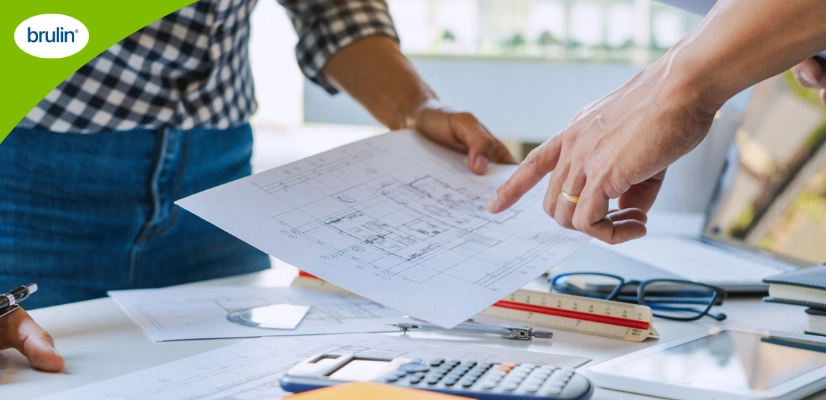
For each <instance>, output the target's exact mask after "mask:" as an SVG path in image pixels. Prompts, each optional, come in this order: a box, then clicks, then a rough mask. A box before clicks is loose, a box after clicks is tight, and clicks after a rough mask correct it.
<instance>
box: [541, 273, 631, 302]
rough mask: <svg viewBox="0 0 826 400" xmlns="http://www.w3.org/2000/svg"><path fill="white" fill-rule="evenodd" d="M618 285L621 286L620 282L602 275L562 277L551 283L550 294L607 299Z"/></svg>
mask: <svg viewBox="0 0 826 400" xmlns="http://www.w3.org/2000/svg"><path fill="white" fill-rule="evenodd" d="M620 284H622V281H621V280H619V279H617V278H614V277H610V276H604V275H591V274H573V275H564V276H560V277H558V278H556V279H555V280H554V281H553V285H551V292H552V293H562V294H570V295H575V296H585V297H591V298H595V299H607V298H608V296H610V295H611V293H612V292H613V291H614V290H615V289H616V288H617V286H619V285H620Z"/></svg>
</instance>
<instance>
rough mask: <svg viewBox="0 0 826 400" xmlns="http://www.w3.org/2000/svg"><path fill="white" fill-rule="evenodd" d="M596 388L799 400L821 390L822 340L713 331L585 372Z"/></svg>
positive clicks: (825, 373)
mask: <svg viewBox="0 0 826 400" xmlns="http://www.w3.org/2000/svg"><path fill="white" fill-rule="evenodd" d="M586 375H587V376H588V377H589V378H591V379H592V380H593V382H594V383H595V384H596V386H597V387H603V388H607V389H614V390H621V391H625V392H631V393H639V394H646V395H652V396H660V397H666V398H679V399H799V398H802V397H804V396H807V395H809V394H812V393H816V392H818V391H820V390H822V389H824V388H826V338H819V337H814V336H808V335H796V334H790V333H780V332H770V331H756V330H746V329H725V330H719V329H713V330H710V331H704V332H700V333H695V334H691V335H688V336H685V337H682V338H680V339H676V340H672V341H669V342H667V343H662V344H658V345H656V346H652V347H650V348H647V349H645V350H641V351H638V352H635V353H632V354H629V355H626V356H622V357H619V358H616V359H613V360H610V361H606V362H603V363H600V364H596V365H594V366H592V367H590V368H588V370H587V371H586Z"/></svg>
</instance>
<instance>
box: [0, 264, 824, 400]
mask: <svg viewBox="0 0 826 400" xmlns="http://www.w3.org/2000/svg"><path fill="white" fill-rule="evenodd" d="M296 273H297V270H296V269H295V268H293V267H290V266H287V265H284V264H276V268H274V269H272V270H268V271H264V272H260V273H255V274H249V275H243V276H237V277H232V278H225V279H217V280H213V281H207V282H200V283H195V284H193V285H204V286H206V285H256V286H284V285H288V284H289V282H291V281H292V278H293V277H294V276H295V275H296ZM721 311H723V312H725V313H726V314H728V317H729V318H728V320H727V321H725V322H724V323H716V322H714V321H713V320H711V319H708V318H706V319H705V320H704V321H701V322H692V323H687V322H671V321H665V320H657V321H656V327H657V329H658V330H659V332H660V334H661V335H662V338H661V339H660V340H659V341H657V340H648V341H646V342H643V343H631V342H626V341H622V340H617V339H608V338H601V337H596V336H589V335H583V334H576V333H570V332H564V331H555V332H554V338H553V340H537V341H534V342H517V341H510V340H505V339H499V338H496V337H493V336H491V337H485V338H480V337H479V336H474V335H466V334H454V333H437V332H417V333H414V334H413V335H414V336H416V337H421V338H422V339H423V340H426V338H439V339H450V340H473V341H477V342H478V343H480V344H485V345H495V346H498V347H505V348H514V349H523V350H530V351H539V352H548V353H557V354H570V355H577V356H584V357H590V358H593V359H594V361H593V362H592V363H594V362H600V361H604V360H608V359H611V358H615V357H617V356H620V355H623V354H627V353H630V352H633V351H635V350H638V349H641V348H644V347H647V346H650V345H653V344H656V343H661V342H663V341H665V340H670V339H674V338H677V337H680V336H683V335H686V334H690V333H693V332H697V331H700V330H703V329H707V328H708V327H709V326H723V325H725V326H741V327H752V328H759V329H773V330H779V331H787V332H795V333H800V332H802V331H803V330H804V326H805V314H804V313H803V310H802V309H801V308H798V307H793V306H786V305H781V304H771V303H762V302H760V300H759V299H755V298H752V299H728V300H726V302H725V304H724V305H723V306H722V307H721ZM32 315H33V316H34V318H35V319H36V320H37V321H38V322H39V323H40V324H41V325H42V326H43V327H44V328H45V329H47V330H48V331H49V332H51V334H52V335H54V337H55V342H56V344H57V349H58V351H60V352H61V354H63V356H64V357H65V358H66V370H65V371H64V372H62V373H59V374H50V373H44V372H39V371H35V370H33V369H31V368H30V367H29V365H28V364H27V363H26V360H25V358H23V356H22V355H21V354H20V353H18V352H17V351H15V350H5V351H2V352H0V398H2V399H10V398H14V399H18V400H23V399H30V398H36V397H39V396H42V395H46V394H49V393H54V392H58V391H61V390H66V389H70V388H74V387H77V386H81V385H85V384H89V383H93V382H98V381H102V380H105V379H107V378H112V377H116V376H120V375H123V374H127V373H130V372H134V371H138V370H141V369H144V368H149V367H152V366H155V365H160V364H163V363H168V362H171V361H175V360H179V359H182V358H184V357H188V356H192V355H196V354H199V353H203V352H206V351H209V350H213V349H217V348H221V347H224V346H229V345H232V344H235V343H239V342H240V341H241V340H243V339H222V340H196V341H182V342H166V343H154V342H152V340H150V339H149V337H148V336H147V335H146V334H145V333H144V332H143V330H141V328H140V327H139V326H138V325H137V324H136V323H134V322H133V321H132V320H131V319H130V318H129V316H127V315H126V314H125V313H124V312H123V311H122V310H121V309H120V308H119V307H118V306H117V305H116V304H115V302H114V301H112V300H111V299H108V298H104V299H97V300H90V301H85V302H79V303H73V304H66V305H62V306H56V307H49V308H44V309H39V310H35V311H33V312H32ZM821 397H822V398H826V395H823V396H817V398H821ZM594 398H595V399H623V398H640V396H634V395H630V394H626V393H621V392H613V391H607V390H599V389H598V390H597V392H596V394H595V396H594Z"/></svg>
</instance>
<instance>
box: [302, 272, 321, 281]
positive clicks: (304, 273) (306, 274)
mask: <svg viewBox="0 0 826 400" xmlns="http://www.w3.org/2000/svg"><path fill="white" fill-rule="evenodd" d="M298 276H301V277H304V278H311V279H318V280H321V279H319V278H318V277H317V276H315V275H313V274H311V273H309V272H304V271H303V270H298Z"/></svg>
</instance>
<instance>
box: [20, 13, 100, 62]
mask: <svg viewBox="0 0 826 400" xmlns="http://www.w3.org/2000/svg"><path fill="white" fill-rule="evenodd" d="M14 42H15V43H17V47H19V48H20V50H23V51H24V52H26V53H27V54H30V55H32V56H35V57H39V58H64V57H69V56H71V55H74V54H76V53H77V52H79V51H81V50H83V48H84V47H86V44H87V43H89V30H88V29H86V25H83V23H82V22H80V21H78V20H77V19H75V18H72V17H70V16H68V15H63V14H40V15H35V16H34V17H31V18H29V19H27V20H25V21H23V22H21V23H20V25H18V26H17V29H15V30H14Z"/></svg>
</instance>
